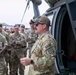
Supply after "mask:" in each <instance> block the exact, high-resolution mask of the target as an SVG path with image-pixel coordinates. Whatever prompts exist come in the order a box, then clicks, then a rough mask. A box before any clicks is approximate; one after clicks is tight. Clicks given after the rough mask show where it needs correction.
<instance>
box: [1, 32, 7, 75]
mask: <svg viewBox="0 0 76 75" xmlns="http://www.w3.org/2000/svg"><path fill="white" fill-rule="evenodd" d="M5 45H8V44H7V40H6V38H5V36H3V35H2V34H1V33H0V50H2V46H3V47H4V46H5ZM6 69H7V67H6V64H5V60H4V55H3V54H1V53H0V75H6Z"/></svg>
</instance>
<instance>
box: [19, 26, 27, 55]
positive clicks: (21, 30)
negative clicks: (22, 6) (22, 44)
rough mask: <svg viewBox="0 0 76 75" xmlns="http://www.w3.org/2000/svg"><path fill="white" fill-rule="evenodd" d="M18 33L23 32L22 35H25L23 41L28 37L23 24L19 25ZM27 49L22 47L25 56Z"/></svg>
mask: <svg viewBox="0 0 76 75" xmlns="http://www.w3.org/2000/svg"><path fill="white" fill-rule="evenodd" d="M20 33H22V34H24V36H25V41H26V40H27V38H28V34H27V31H26V29H25V26H24V25H21V27H20ZM26 43H27V41H26ZM27 49H28V48H24V51H25V52H24V54H25V56H26V55H27Z"/></svg>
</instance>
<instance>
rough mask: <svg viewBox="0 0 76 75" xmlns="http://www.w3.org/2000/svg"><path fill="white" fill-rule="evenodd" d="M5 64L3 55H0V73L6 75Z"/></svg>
mask: <svg viewBox="0 0 76 75" xmlns="http://www.w3.org/2000/svg"><path fill="white" fill-rule="evenodd" d="M6 70H7V68H6V64H5V60H4V57H3V56H0V75H6Z"/></svg>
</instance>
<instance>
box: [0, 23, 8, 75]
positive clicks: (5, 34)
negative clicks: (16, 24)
mask: <svg viewBox="0 0 76 75" xmlns="http://www.w3.org/2000/svg"><path fill="white" fill-rule="evenodd" d="M0 33H1V34H2V35H4V36H5V38H6V40H7V42H8V44H9V35H8V33H7V32H5V31H4V30H3V25H2V23H0ZM4 57H5V61H6V65H7V72H6V74H7V75H8V63H9V51H8V49H7V50H6V53H5V54H4Z"/></svg>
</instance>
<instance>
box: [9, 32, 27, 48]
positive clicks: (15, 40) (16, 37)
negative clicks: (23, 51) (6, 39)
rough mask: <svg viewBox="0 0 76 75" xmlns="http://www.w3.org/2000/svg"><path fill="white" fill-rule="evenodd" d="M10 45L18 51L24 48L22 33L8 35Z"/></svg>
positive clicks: (24, 42)
mask: <svg viewBox="0 0 76 75" xmlns="http://www.w3.org/2000/svg"><path fill="white" fill-rule="evenodd" d="M10 44H11V45H12V46H13V47H14V48H15V49H20V48H23V47H26V40H25V36H24V34H22V33H19V34H15V33H13V34H11V35H10Z"/></svg>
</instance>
